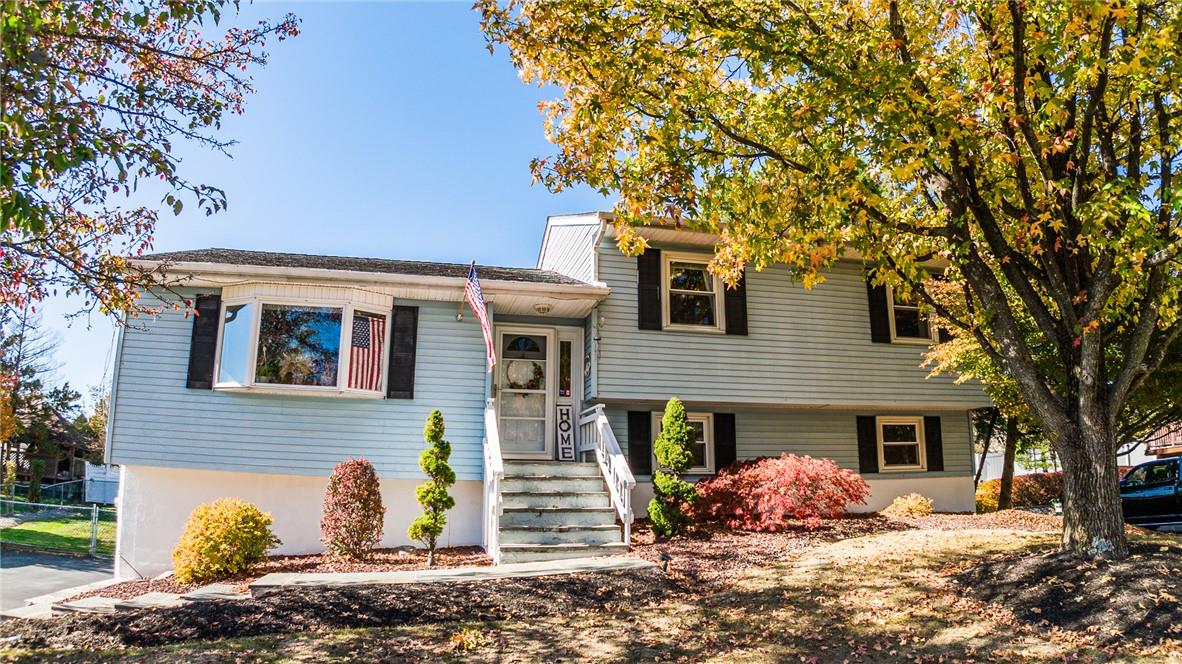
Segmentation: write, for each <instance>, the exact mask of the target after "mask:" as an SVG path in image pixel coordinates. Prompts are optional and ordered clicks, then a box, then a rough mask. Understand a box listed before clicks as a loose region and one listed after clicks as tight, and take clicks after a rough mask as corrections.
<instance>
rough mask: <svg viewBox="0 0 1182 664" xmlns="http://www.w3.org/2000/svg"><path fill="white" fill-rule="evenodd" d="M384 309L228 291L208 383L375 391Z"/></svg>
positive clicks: (383, 352)
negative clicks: (238, 294) (233, 296)
mask: <svg viewBox="0 0 1182 664" xmlns="http://www.w3.org/2000/svg"><path fill="white" fill-rule="evenodd" d="M388 339H389V326H388V325H387V315H386V314H384V313H378V312H374V311H368V310H366V309H365V308H364V306H363V305H360V306H354V304H353V303H351V302H347V301H346V302H323V303H321V302H317V303H305V302H293V301H287V300H283V299H268V298H265V297H254V298H243V299H229V300H227V301H226V302H225V303H224V304H223V307H222V325H221V331H220V342H219V345H218V361H217V376H216V378H215V384H214V387H215V388H216V389H263V390H292V391H300V390H303V391H308V392H317V393H340V394H347V393H353V394H356V395H359V396H364V395H371V396H373V395H380V394H382V393H383V389H384V381H385V367H386V366H387V358H388V355H387V343H388Z"/></svg>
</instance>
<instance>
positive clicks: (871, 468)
mask: <svg viewBox="0 0 1182 664" xmlns="http://www.w3.org/2000/svg"><path fill="white" fill-rule="evenodd" d="M858 472H859V473H877V472H878V423H877V422H876V420H875V418H874V416H872V415H859V416H858Z"/></svg>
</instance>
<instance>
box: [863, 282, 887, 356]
mask: <svg viewBox="0 0 1182 664" xmlns="http://www.w3.org/2000/svg"><path fill="white" fill-rule="evenodd" d="M866 298H867V299H868V300H869V301H870V340H871V341H873V342H874V343H876V344H889V343H890V342H891V321H890V315H891V310H890V308H889V307H887V289H886V286H875V285H873V284H871V283H870V282H869V281H867V282H866Z"/></svg>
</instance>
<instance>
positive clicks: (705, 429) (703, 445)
mask: <svg viewBox="0 0 1182 664" xmlns="http://www.w3.org/2000/svg"><path fill="white" fill-rule="evenodd" d="M662 415H663V413H653V429H652V430H653V441H652V442H653V443H654V445H655V444H656V442H657V436H660V435H661V417H662ZM686 418H687V419H688V420H689V425H690V428H691V429H693V431H694V441H693V443H691V444H690V452H692V453H693V455H694V464H693V466H692V467H690V469H689V470H687V471H685V472H686V473H687V474H690V475H695V474H710V473H713V472H714V416H713V415H711V414H710V413H689V414H687V415H686ZM659 467H660V464H659V463H658V462H657V457H656V456H655V455H654V456H653V468H659Z"/></svg>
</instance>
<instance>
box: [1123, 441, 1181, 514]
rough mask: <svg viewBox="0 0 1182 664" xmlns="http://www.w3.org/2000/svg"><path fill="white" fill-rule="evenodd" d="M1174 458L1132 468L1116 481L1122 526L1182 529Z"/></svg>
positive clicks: (1176, 466)
mask: <svg viewBox="0 0 1182 664" xmlns="http://www.w3.org/2000/svg"><path fill="white" fill-rule="evenodd" d="M1178 462H1179V459H1178V458H1177V457H1175V458H1173V459H1162V460H1160V461H1150V462H1148V463H1143V464H1141V465H1140V466H1136V467H1134V468H1133V469H1132V470H1130V471H1129V472H1127V473H1125V476H1124V477H1123V478H1122V479H1121V481H1120V501H1121V505H1122V507H1123V509H1124V514H1125V522H1126V523H1131V524H1134V525H1137V526H1144V527H1146V528H1157V527H1160V526H1169V525H1182V483H1180V482H1179V477H1178V475H1179V474H1178Z"/></svg>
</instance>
